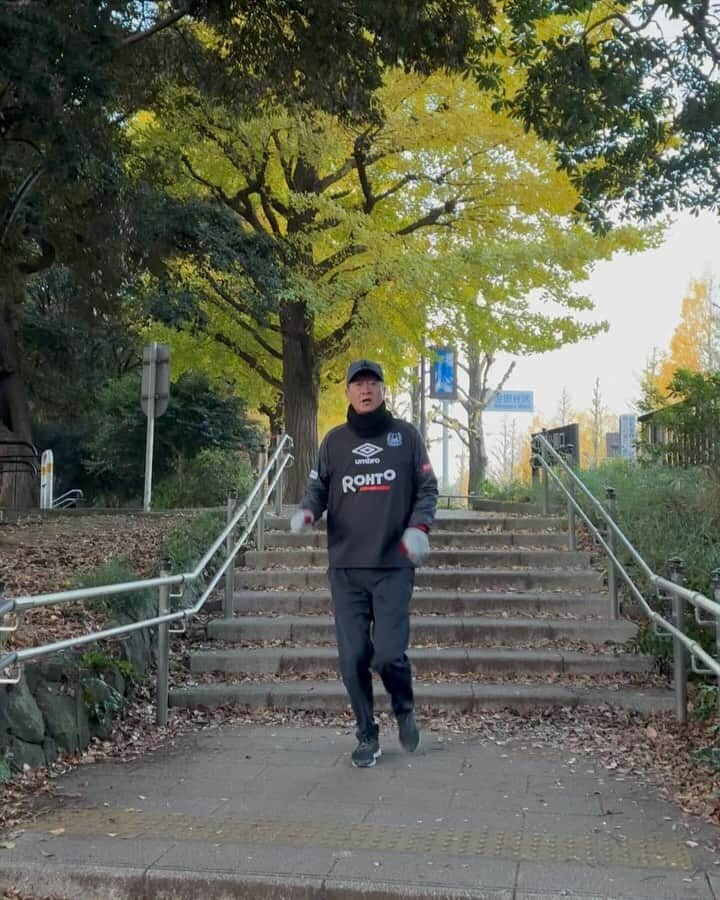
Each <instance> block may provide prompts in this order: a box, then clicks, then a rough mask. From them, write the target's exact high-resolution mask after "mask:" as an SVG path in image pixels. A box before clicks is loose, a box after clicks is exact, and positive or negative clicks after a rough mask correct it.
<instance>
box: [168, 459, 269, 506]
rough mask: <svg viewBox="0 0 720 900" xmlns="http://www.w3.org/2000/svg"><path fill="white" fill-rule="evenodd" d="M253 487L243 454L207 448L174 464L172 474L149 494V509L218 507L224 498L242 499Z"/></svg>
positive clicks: (249, 470) (248, 464) (252, 474)
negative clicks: (150, 504)
mask: <svg viewBox="0 0 720 900" xmlns="http://www.w3.org/2000/svg"><path fill="white" fill-rule="evenodd" d="M254 483H255V476H254V473H253V470H252V468H251V466H250V463H249V461H248V458H247V454H245V453H240V452H238V451H236V450H222V449H220V448H218V447H212V448H207V449H205V450H201V451H200V452H199V453H198V454H197V456H195V457H193V458H192V459H190V460H188V461H187V462H186V461H185V460H183V459H180V460H178V466H177V469H176V471H175V473H174V474H173V475H169V476H167V477H166V478H164V479H163V480H162V481H161V482H159V483H158V485H157V486H156V487H155V489H154V490H153V505H154V507H155V508H156V509H177V508H182V509H189V508H191V507H194V506H219V505H221V504H223V503H224V502H225V500H226V499H227V497H228V496H232V497H240V498H242V497H244V496H245V495H246V494H248V493H249V492H250V489H251V488H252V486H253V484H254Z"/></svg>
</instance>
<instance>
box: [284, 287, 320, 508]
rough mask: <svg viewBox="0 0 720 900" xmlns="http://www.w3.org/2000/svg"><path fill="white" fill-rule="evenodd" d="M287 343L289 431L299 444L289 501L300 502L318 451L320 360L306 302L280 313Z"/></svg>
mask: <svg viewBox="0 0 720 900" xmlns="http://www.w3.org/2000/svg"><path fill="white" fill-rule="evenodd" d="M280 328H281V331H282V342H283V398H284V409H285V431H286V432H287V433H288V434H289V435H290V437H292V439H293V441H294V444H295V450H294V454H295V465H294V466H292V467H291V468H290V469H289V470H288V477H287V480H286V483H285V484H286V487H285V502H286V503H298V502H299V501H300V500H301V498H302V495H303V492H304V490H305V483H306V481H307V477H308V473H309V472H310V470H311V469H312V468H313V467H314V466H315V463H316V461H317V451H318V433H317V432H318V405H319V402H320V360H319V359H318V355H317V347H316V344H315V338H314V336H313V323H312V319H311V317H310V316H309V314H308V311H307V308H306V307H305V304H304V303H289V304H286V305H285V306H284V307H283V309H282V310H281V311H280Z"/></svg>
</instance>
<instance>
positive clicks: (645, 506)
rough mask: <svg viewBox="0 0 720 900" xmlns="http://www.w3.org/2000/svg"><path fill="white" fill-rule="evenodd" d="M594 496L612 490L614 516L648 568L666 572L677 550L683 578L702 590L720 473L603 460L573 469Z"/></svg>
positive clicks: (718, 527)
mask: <svg viewBox="0 0 720 900" xmlns="http://www.w3.org/2000/svg"><path fill="white" fill-rule="evenodd" d="M578 474H579V476H580V478H581V479H582V480H583V482H584V483H585V484H586V485H587V486H588V488H589V489H590V490H591V491H592V492H593V494H595V496H596V497H597V498H598V499H603V498H604V497H605V488H606V487H613V488H614V489H615V491H616V495H617V522H618V525H619V526H620V528H621V529H622V531H623V532H624V534H625V535H626V536H627V538H628V540H629V541H630V542H631V544H632V545H633V546H634V547H635V548H636V549H637V550H638V552H639V553H640V555H641V556H642V557H643V559H644V560H645V561H646V562H647V564H648V565H649V566H650V568H651V569H653V570H654V571H655V572H658V573H661V574H665V575H666V574H667V573H668V566H667V561H668V559H670V558H671V557H673V556H679V557H681V558H682V560H683V561H684V563H685V569H686V576H687V584H688V586H689V587H690V588H692V589H693V590H699V591H702V592H703V593H708V591H709V590H710V574H711V572H712V570H713V569H715V568H716V567H718V566H720V478H719V477H718V473H717V472H716V471H714V470H712V469H704V468H700V467H696V468H691V469H677V468H671V467H669V466H641V465H635V464H633V463H629V462H626V461H624V460H608V461H606V462H605V463H603V464H602V465H601V466H599V467H598V468H597V469H593V470H588V471H581V472H579V473H578Z"/></svg>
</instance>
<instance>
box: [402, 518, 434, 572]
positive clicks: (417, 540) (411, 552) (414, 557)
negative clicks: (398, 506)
mask: <svg viewBox="0 0 720 900" xmlns="http://www.w3.org/2000/svg"><path fill="white" fill-rule="evenodd" d="M400 546H401V547H402V551H403V553H404V554H405V555H406V556H407V558H408V559H409V560H410V562H411V563H412V564H413V565H414V566H419V565H420V564H421V563H424V562H425V560H426V559H427V558H428V556H429V555H430V541H429V540H428V536H427V534H425V532H424V531H423V530H422V528H414V527H411V528H406V529H405V531H404V532H403V536H402V538H400Z"/></svg>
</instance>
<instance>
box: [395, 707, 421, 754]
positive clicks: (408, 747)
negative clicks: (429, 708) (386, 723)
mask: <svg viewBox="0 0 720 900" xmlns="http://www.w3.org/2000/svg"><path fill="white" fill-rule="evenodd" d="M397 720H398V736H399V738H400V746H401V747H402V748H403V750H405V752H406V753H414V752H415V751H416V750H417V748H418V745H419V743H420V732H419V731H418V727H417V722H416V721H415V713H414V712H413V710H410V712H406V713H400V715H399V716H398V717H397Z"/></svg>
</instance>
